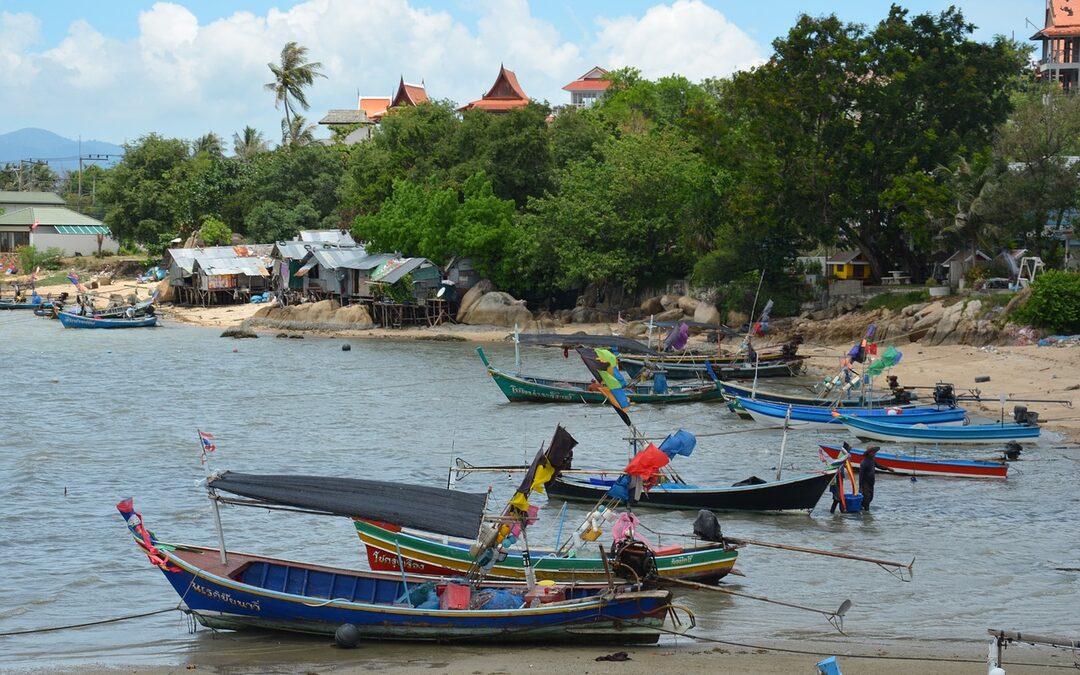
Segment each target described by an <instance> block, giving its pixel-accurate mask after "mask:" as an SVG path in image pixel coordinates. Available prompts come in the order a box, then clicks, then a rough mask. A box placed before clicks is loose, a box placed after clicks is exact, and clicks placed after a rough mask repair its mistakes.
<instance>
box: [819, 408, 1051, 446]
mask: <svg viewBox="0 0 1080 675" xmlns="http://www.w3.org/2000/svg"><path fill="white" fill-rule="evenodd" d="M840 420H841V422H842V423H843V425H844V426H845V427H847V428H848V430H849V431H850V432H851V433H853V434H855V435H856V436H857V437H858V438H862V439H869V440H875V441H889V442H893V443H926V444H935V445H936V444H949V445H965V444H966V445H985V444H987V443H998V442H1001V441H1020V440H1025V439H1032V438H1038V437H1039V433H1040V429H1039V427H1038V426H1037V425H1033V424H1014V423H1008V424H970V425H968V426H949V425H940V424H914V425H913V424H896V423H895V422H893V420H892V418H891V417H890V418H888V419H887V420H886V419H880V418H868V417H862V416H859V417H850V416H848V415H841V416H840Z"/></svg>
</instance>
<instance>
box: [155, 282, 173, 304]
mask: <svg viewBox="0 0 1080 675" xmlns="http://www.w3.org/2000/svg"><path fill="white" fill-rule="evenodd" d="M175 297H176V294H175V293H174V292H173V287H172V284H170V283H169V280H168V279H162V280H161V281H159V282H158V285H157V300H158V302H172V301H173V299H174V298H175Z"/></svg>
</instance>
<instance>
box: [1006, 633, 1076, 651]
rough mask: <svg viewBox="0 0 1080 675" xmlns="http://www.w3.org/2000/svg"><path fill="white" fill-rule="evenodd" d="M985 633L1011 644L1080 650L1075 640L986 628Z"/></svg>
mask: <svg viewBox="0 0 1080 675" xmlns="http://www.w3.org/2000/svg"><path fill="white" fill-rule="evenodd" d="M986 632H987V633H989V634H990V635H992V636H994V637H996V638H1000V639H1002V640H1011V641H1013V642H1026V643H1028V644H1033V645H1047V646H1050V647H1064V648H1065V649H1080V639H1077V638H1063V637H1054V636H1048V635H1034V634H1032V633H1021V632H1019V631H1011V630H994V629H992V628H988V629H987V630H986Z"/></svg>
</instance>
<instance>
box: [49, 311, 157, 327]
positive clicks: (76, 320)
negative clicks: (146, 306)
mask: <svg viewBox="0 0 1080 675" xmlns="http://www.w3.org/2000/svg"><path fill="white" fill-rule="evenodd" d="M57 318H58V319H60V323H61V324H62V325H63V326H64V328H150V327H152V326H156V325H157V316H156V315H154V314H150V315H147V316H143V317H136V318H134V319H128V318H103V317H98V316H83V315H81V314H72V313H71V312H60V313H59V314H57Z"/></svg>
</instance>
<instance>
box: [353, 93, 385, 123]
mask: <svg viewBox="0 0 1080 675" xmlns="http://www.w3.org/2000/svg"><path fill="white" fill-rule="evenodd" d="M356 107H357V108H358V109H359V110H363V111H364V112H366V113H367V116H368V117H370V118H372V119H375V118H377V117H380V116H381V115H382V114H383V113H384V112H386V109H387V108H388V107H390V97H389V96H361V97H360V102H359V104H358V105H357V106H356Z"/></svg>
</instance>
